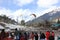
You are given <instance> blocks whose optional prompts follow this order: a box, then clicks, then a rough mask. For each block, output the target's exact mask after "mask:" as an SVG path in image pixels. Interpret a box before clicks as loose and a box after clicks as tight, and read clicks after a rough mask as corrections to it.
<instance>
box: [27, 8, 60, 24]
mask: <svg viewBox="0 0 60 40" xmlns="http://www.w3.org/2000/svg"><path fill="white" fill-rule="evenodd" d="M57 18H60V8H57V9H54V10H52V11H50V12H48V13H45V14H44V15H42V16H40V17H38V18H36V19H34V20H32V21H29V22H27V24H28V25H29V24H33V23H39V22H42V23H43V22H44V20H48V21H51V20H53V19H57Z"/></svg>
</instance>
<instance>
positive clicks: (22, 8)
mask: <svg viewBox="0 0 60 40" xmlns="http://www.w3.org/2000/svg"><path fill="white" fill-rule="evenodd" d="M58 7H60V0H0V15H4V14H5V15H7V16H8V17H10V18H12V19H15V20H16V19H17V17H18V19H19V21H20V20H22V18H23V19H24V20H25V21H28V20H32V19H34V17H33V16H31V14H36V16H37V17H39V16H41V15H43V14H45V13H46V12H49V11H51V10H53V9H55V8H58Z"/></svg>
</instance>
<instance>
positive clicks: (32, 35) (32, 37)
mask: <svg viewBox="0 0 60 40" xmlns="http://www.w3.org/2000/svg"><path fill="white" fill-rule="evenodd" d="M30 38H31V39H32V40H34V33H33V32H31V35H30Z"/></svg>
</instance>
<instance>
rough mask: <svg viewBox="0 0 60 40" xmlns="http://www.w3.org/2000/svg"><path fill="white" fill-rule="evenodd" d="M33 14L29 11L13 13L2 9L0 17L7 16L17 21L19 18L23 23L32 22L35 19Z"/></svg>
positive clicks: (0, 9) (21, 10) (20, 10)
mask: <svg viewBox="0 0 60 40" xmlns="http://www.w3.org/2000/svg"><path fill="white" fill-rule="evenodd" d="M31 14H32V12H31V11H30V10H29V9H25V10H23V9H19V10H16V11H11V10H9V9H5V8H0V15H6V16H8V17H9V18H12V19H14V20H16V21H17V17H18V20H19V21H21V20H22V19H24V20H25V21H28V20H31V19H33V17H32V16H31Z"/></svg>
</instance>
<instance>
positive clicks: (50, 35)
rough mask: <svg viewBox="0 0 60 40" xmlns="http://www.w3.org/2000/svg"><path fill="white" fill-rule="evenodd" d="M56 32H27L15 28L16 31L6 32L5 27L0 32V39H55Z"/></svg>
mask: <svg viewBox="0 0 60 40" xmlns="http://www.w3.org/2000/svg"><path fill="white" fill-rule="evenodd" d="M54 37H55V34H54V32H50V31H46V32H45V33H43V32H39V33H38V32H25V31H23V32H22V31H18V30H17V29H15V32H5V29H2V31H1V33H0V40H29V39H30V40H54Z"/></svg>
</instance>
